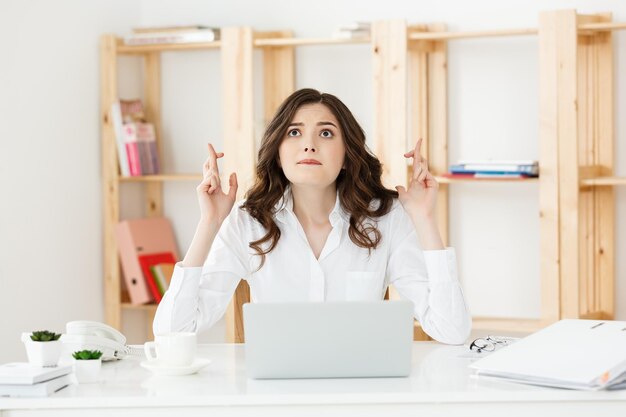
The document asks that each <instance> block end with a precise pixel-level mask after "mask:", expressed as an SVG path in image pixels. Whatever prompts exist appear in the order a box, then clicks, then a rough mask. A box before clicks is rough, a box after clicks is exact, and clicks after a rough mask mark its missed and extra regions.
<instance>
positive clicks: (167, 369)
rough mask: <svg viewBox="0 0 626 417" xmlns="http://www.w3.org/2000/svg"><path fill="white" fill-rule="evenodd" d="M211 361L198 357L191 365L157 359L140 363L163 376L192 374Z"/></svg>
mask: <svg viewBox="0 0 626 417" xmlns="http://www.w3.org/2000/svg"><path fill="white" fill-rule="evenodd" d="M210 363H211V360H210V359H204V358H197V359H196V360H194V361H193V363H192V364H191V365H187V366H169V365H163V364H162V363H160V362H159V360H155V361H143V362H141V363H140V365H141V366H142V367H143V368H146V369H148V370H149V371H152V372H153V373H154V374H155V375H162V376H178V375H191V374H195V373H196V372H198V371H199V370H200V369H202V368H204V367H205V366H207V365H209V364H210Z"/></svg>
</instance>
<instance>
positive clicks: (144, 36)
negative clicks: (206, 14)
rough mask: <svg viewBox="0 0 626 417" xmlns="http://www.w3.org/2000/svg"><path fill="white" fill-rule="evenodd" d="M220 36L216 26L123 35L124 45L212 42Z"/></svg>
mask: <svg viewBox="0 0 626 417" xmlns="http://www.w3.org/2000/svg"><path fill="white" fill-rule="evenodd" d="M219 38H220V30H219V29H218V28H204V29H190V30H161V31H144V32H140V33H133V34H132V35H129V36H125V37H124V43H125V44H126V45H154V44H168V43H173V44H185V43H202V42H213V41H216V40H218V39H219Z"/></svg>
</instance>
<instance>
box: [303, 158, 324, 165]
mask: <svg viewBox="0 0 626 417" xmlns="http://www.w3.org/2000/svg"><path fill="white" fill-rule="evenodd" d="M298 164H302V165H322V163H321V162H320V161H318V160H317V159H303V160H302V161H299V162H298Z"/></svg>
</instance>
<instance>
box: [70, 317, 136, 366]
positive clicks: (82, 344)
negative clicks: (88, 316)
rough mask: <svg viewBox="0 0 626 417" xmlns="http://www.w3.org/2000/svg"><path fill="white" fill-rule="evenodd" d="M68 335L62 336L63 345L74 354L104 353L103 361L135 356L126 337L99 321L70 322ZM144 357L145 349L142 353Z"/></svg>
mask: <svg viewBox="0 0 626 417" xmlns="http://www.w3.org/2000/svg"><path fill="white" fill-rule="evenodd" d="M66 331H67V332H66V333H65V334H63V335H62V336H61V341H62V342H63V344H64V345H65V346H66V347H68V348H69V350H70V351H72V352H74V351H77V350H83V349H89V350H99V351H101V352H102V360H105V361H106V360H114V359H122V358H125V357H127V356H129V355H135V353H136V352H135V350H136V349H134V348H132V347H131V346H127V345H126V337H125V336H124V335H123V334H122V333H120V332H118V331H117V330H115V329H114V328H113V327H111V326H107V325H106V324H104V323H99V322H97V321H86V320H79V321H70V322H68V323H67V325H66ZM141 354H142V356H143V349H142V352H141Z"/></svg>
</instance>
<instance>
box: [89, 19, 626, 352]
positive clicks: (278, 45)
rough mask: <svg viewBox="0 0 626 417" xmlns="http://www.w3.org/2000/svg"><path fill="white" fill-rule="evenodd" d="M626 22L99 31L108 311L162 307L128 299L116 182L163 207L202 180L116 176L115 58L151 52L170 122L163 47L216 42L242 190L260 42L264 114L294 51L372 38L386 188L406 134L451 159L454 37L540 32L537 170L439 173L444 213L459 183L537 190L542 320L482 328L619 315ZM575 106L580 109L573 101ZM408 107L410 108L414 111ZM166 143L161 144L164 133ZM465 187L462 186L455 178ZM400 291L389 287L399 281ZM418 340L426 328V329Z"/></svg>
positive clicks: (153, 110)
mask: <svg viewBox="0 0 626 417" xmlns="http://www.w3.org/2000/svg"><path fill="white" fill-rule="evenodd" d="M618 29H626V24H621V23H614V22H611V17H610V15H609V14H603V15H597V16H583V15H578V14H576V12H575V11H574V10H565V11H556V12H544V13H541V14H540V17H539V27H538V28H523V29H503V30H490V31H473V32H468V31H463V32H450V31H447V28H446V26H445V24H441V23H437V24H428V25H407V23H406V22H405V21H404V20H386V21H377V22H373V24H372V32H371V37H370V38H369V39H358V40H338V39H324V38H319V39H313V38H308V39H307V38H304V39H297V38H293V36H292V33H291V31H274V32H255V31H253V30H252V29H251V28H249V27H231V28H223V29H222V36H221V39H220V40H219V41H217V42H208V43H203V44H191V45H150V46H141V47H139V46H127V45H123V44H122V42H121V40H120V39H119V38H117V37H116V36H114V35H105V36H103V37H102V47H101V56H102V105H101V109H102V162H103V195H104V251H105V257H104V282H105V316H106V321H107V322H108V323H109V324H111V325H113V326H114V327H117V328H120V327H121V312H122V311H123V310H138V311H145V312H146V314H150V315H153V314H154V311H155V306H154V305H150V306H133V305H131V304H128V303H123V302H122V300H121V295H120V288H121V287H120V285H121V279H120V278H121V277H120V267H119V260H118V256H117V248H116V246H115V241H114V239H113V226H114V225H115V224H116V223H117V222H118V221H119V220H120V218H119V187H120V184H122V183H129V182H141V183H144V186H145V187H146V215H147V216H159V215H161V214H162V184H163V182H165V181H199V180H200V175H197V174H167V175H165V174H163V175H152V176H145V177H120V174H119V170H118V166H117V160H116V148H115V137H114V133H113V129H112V125H111V121H110V117H109V114H108V111H109V109H110V107H111V103H112V102H113V101H114V100H115V99H116V98H117V77H116V71H117V56H118V55H122V54H128V55H139V56H141V57H143V59H144V72H145V74H144V75H145V76H144V78H145V86H144V91H145V98H144V104H145V106H146V111H147V113H148V118H149V119H150V120H151V121H153V122H154V123H155V126H156V130H157V140H159V141H160V139H161V135H160V132H161V129H160V53H161V52H166V51H180V52H181V53H183V52H185V51H189V50H209V49H219V51H220V58H221V62H222V72H223V74H222V83H223V85H222V94H223V109H224V115H223V118H224V137H227V138H229V140H228V141H226V142H225V143H224V152H226V153H227V154H228V155H229V156H230V157H229V158H228V159H226V160H224V167H223V169H224V172H231V171H234V170H235V168H236V171H237V173H238V177H239V183H240V187H239V196H238V198H241V197H242V196H243V194H244V192H245V190H246V189H247V187H248V186H249V185H250V183H251V180H252V174H253V169H254V163H255V157H256V149H255V139H254V134H253V121H254V117H253V106H252V103H253V90H254V89H253V77H252V75H253V71H254V68H253V59H252V58H253V51H254V49H255V48H257V49H260V50H261V51H262V53H263V77H264V79H263V89H264V98H263V100H264V119H265V120H266V121H267V120H269V119H270V118H271V116H272V114H273V112H274V111H275V109H276V108H277V107H278V105H279V104H280V103H281V102H282V100H284V98H286V97H287V96H288V95H289V94H290V93H292V92H293V91H294V90H295V48H296V47H306V46H311V45H328V46H332V45H350V44H369V45H370V51H371V56H372V65H373V80H372V82H373V94H374V106H375V111H374V113H373V114H374V115H375V116H374V117H375V120H374V131H373V138H372V139H373V144H374V145H373V150H374V152H375V153H376V154H377V156H378V157H379V158H380V159H381V160H382V162H383V164H384V166H385V167H386V171H385V173H384V182H385V184H386V185H388V186H394V185H396V184H403V183H404V184H406V182H407V178H408V176H407V173H408V174H409V175H410V168H409V167H407V163H406V161H405V159H404V158H403V157H402V155H403V154H404V152H405V151H406V149H407V144H408V143H415V141H416V140H417V138H419V137H422V138H425V143H424V146H423V152H424V154H426V155H427V158H428V161H429V166H430V169H431V171H432V172H434V173H443V172H446V171H447V169H448V131H447V66H448V60H447V46H448V42H450V41H454V40H457V39H469V38H485V37H504V36H536V37H538V38H539V56H540V71H541V77H540V85H539V86H538V89H539V90H540V91H541V103H540V113H541V115H540V118H541V122H540V135H539V141H540V144H541V145H540V171H541V177H540V178H539V179H525V180H519V179H504V180H503V179H500V180H497V179H479V180H477V179H450V178H445V177H441V176H438V177H437V178H438V180H439V182H440V184H441V187H440V193H439V202H438V210H439V213H438V218H439V221H440V230H441V231H442V234H443V236H444V239H445V240H446V241H447V240H448V217H449V214H448V199H449V193H450V187H451V185H453V184H458V186H463V185H462V184H464V183H468V182H473V183H476V182H480V183H485V186H489V185H488V184H489V183H493V182H495V181H498V182H502V181H508V182H524V183H526V182H533V183H537V184H538V188H539V194H540V208H541V213H540V217H541V219H540V228H541V230H540V233H541V248H540V250H539V252H540V257H541V300H542V302H541V317H540V318H538V319H515V318H511V319H502V318H489V317H475V318H474V324H475V328H477V329H489V330H498V331H507V330H510V331H534V330H537V329H539V328H541V327H543V326H545V325H547V324H549V323H551V322H554V321H556V320H558V319H561V318H567V317H587V318H612V317H613V314H614V301H613V299H614V256H615V255H614V230H613V229H614V216H615V213H614V208H613V207H614V201H613V188H612V187H613V186H614V185H620V184H626V178H617V177H614V176H613V141H614V138H613V123H614V121H613V84H612V80H613V67H612V59H613V44H612V37H611V31H612V30H618ZM576 104H577V106H576ZM409 109H411V111H410V113H409ZM159 148H160V144H159ZM455 186H456V185H455ZM391 294H392V298H393V289H392V291H391ZM248 301H249V288H248V286H247V284H246V283H245V281H242V283H241V284H240V286H239V287H238V288H237V290H236V291H235V294H234V296H233V301H232V303H231V305H230V307H229V309H228V311H227V315H226V317H227V332H228V333H227V340H229V341H243V325H242V318H241V306H242V304H243V303H245V302H248ZM415 337H416V339H425V338H426V337H425V335H424V334H423V332H421V329H420V328H419V326H416V332H415Z"/></svg>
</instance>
